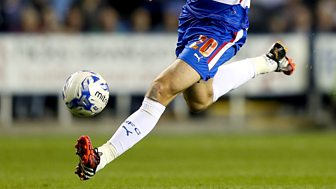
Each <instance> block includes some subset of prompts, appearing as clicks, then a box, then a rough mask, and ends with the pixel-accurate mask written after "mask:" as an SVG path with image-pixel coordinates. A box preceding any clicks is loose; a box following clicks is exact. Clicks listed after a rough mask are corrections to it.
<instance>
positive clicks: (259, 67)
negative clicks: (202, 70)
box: [183, 43, 295, 112]
mask: <svg viewBox="0 0 336 189" xmlns="http://www.w3.org/2000/svg"><path fill="white" fill-rule="evenodd" d="M286 53H287V52H286V48H284V47H283V46H282V45H281V44H280V43H275V44H274V45H273V46H272V48H271V49H270V51H269V52H268V53H266V54H265V55H262V56H259V57H255V58H248V59H244V60H241V61H237V62H232V63H229V64H224V65H222V66H220V67H219V68H218V71H217V73H216V75H215V76H214V78H213V79H210V80H208V81H201V82H198V83H196V84H194V85H192V86H191V87H189V88H188V89H187V90H185V91H184V92H183V95H184V98H185V99H186V101H187V104H188V106H189V108H190V109H191V110H192V111H195V112H197V111H202V110H205V109H206V108H207V107H208V106H209V105H211V104H212V103H213V102H215V101H217V99H218V98H219V97H221V96H223V95H224V94H226V93H227V92H229V91H231V90H233V89H236V88H238V87H239V86H241V85H243V84H244V83H246V82H247V81H249V80H251V79H252V78H254V77H256V76H258V75H260V74H265V73H269V72H274V71H276V72H283V73H284V74H286V75H290V74H291V73H292V72H293V71H294V69H295V64H294V63H293V62H292V60H290V59H288V58H287V57H286Z"/></svg>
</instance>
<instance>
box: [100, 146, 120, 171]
mask: <svg viewBox="0 0 336 189" xmlns="http://www.w3.org/2000/svg"><path fill="white" fill-rule="evenodd" d="M98 154H99V156H100V163H99V165H98V166H97V170H96V171H99V170H101V169H103V168H104V167H105V166H106V165H107V164H108V163H110V162H111V161H112V160H114V159H115V158H117V157H118V154H117V151H116V149H115V148H114V147H113V145H112V144H111V143H110V142H107V143H105V144H103V145H102V146H100V147H99V148H98Z"/></svg>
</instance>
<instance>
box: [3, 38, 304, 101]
mask: <svg viewBox="0 0 336 189" xmlns="http://www.w3.org/2000/svg"><path fill="white" fill-rule="evenodd" d="M278 39H279V40H282V41H284V42H285V43H286V44H288V47H289V49H290V52H289V56H292V57H293V58H294V59H295V61H296V63H297V71H296V72H295V74H294V75H293V76H291V77H287V76H284V75H283V74H278V73H275V74H269V75H264V76H261V77H258V78H256V79H254V80H253V81H251V82H249V83H248V84H247V85H245V86H244V87H243V88H242V89H239V91H241V92H244V93H248V94H251V95H273V94H292V93H302V92H304V90H305V89H306V87H307V63H308V59H307V54H308V45H307V38H306V37H305V36H302V35H286V36H283V35H282V36H281V37H279V36H274V35H260V36H250V37H249V38H248V41H247V43H246V45H245V46H244V47H243V49H242V50H241V51H240V52H239V53H238V55H237V57H235V59H234V60H239V59H243V58H246V57H254V56H257V55H261V54H264V53H265V52H266V50H267V49H268V48H269V47H270V45H271V44H272V43H273V42H274V41H275V40H278ZM175 44H176V36H175V35H159V34H157V35H153V34H150V35H95V34H91V35H3V36H1V37H0V87H1V88H0V92H2V93H4V92H9V93H59V92H60V91H61V90H62V86H63V84H64V82H65V80H66V78H67V77H68V76H69V75H70V74H71V73H73V72H75V71H78V70H92V71H95V72H98V73H100V74H101V75H102V76H103V77H104V78H105V79H106V80H107V81H108V83H109V86H110V89H111V92H112V93H121V94H123V93H134V92H141V93H143V92H145V91H146V89H147V88H148V86H149V85H150V83H151V81H152V80H153V79H154V78H155V76H156V75H158V74H159V73H160V72H161V71H162V70H163V69H164V68H165V67H167V66H168V65H169V64H170V63H171V62H172V61H173V60H174V59H175Z"/></svg>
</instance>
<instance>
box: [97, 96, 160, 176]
mask: <svg viewBox="0 0 336 189" xmlns="http://www.w3.org/2000/svg"><path fill="white" fill-rule="evenodd" d="M165 109H166V107H165V106H163V105H162V104H160V103H159V102H156V101H154V100H151V99H149V98H145V99H144V101H143V102H142V106H141V107H140V108H139V110H137V111H136V112H134V113H133V114H132V115H130V116H129V117H128V118H127V119H126V121H124V123H122V124H121V126H120V127H119V128H118V130H117V131H116V132H115V133H114V135H113V136H112V138H111V139H110V140H109V141H107V143H106V144H104V145H102V146H101V147H99V148H98V152H102V153H103V154H102V155H101V157H100V163H99V165H98V167H97V170H96V171H99V170H100V169H102V168H103V167H105V165H107V164H108V163H110V162H111V161H112V160H113V159H115V158H116V157H118V156H120V155H121V154H122V153H124V152H125V151H127V150H128V149H130V148H131V147H132V146H133V145H135V144H136V143H138V142H139V141H140V140H141V139H142V138H144V137H145V136H146V135H147V134H148V133H149V132H150V131H151V130H152V129H153V128H154V127H155V125H156V123H157V122H158V121H159V119H160V117H161V115H162V114H163V112H164V110H165Z"/></svg>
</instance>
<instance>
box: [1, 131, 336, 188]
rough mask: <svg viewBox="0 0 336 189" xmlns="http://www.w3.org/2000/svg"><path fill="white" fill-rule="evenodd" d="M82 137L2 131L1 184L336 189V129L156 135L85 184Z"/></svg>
mask: <svg viewBox="0 0 336 189" xmlns="http://www.w3.org/2000/svg"><path fill="white" fill-rule="evenodd" d="M78 136H79V135H77V134H76V135H73V134H67V135H64V134H63V135H61V134H59V135H57V134H49V135H42V134H41V135H38V134H34V135H32V134H30V135H23V134H14V135H3V134H0V162H1V165H0V188H1V189H40V188H41V189H42V188H43V189H72V188H73V189H77V188H78V189H83V188H95V189H96V188H104V189H105V188H106V189H107V188H116V189H124V188H127V189H136V188H144V189H147V188H149V189H160V188H169V189H180V188H185V189H194V188H204V189H209V188H210V189H211V188H214V189H217V188H218V189H221V188H227V189H231V188H233V189H244V188H248V189H250V188H252V189H259V188H265V189H280V188H281V189H282V188H295V189H301V188H302V189H303V188H304V189H310V188H325V189H332V188H336V133H308V134H307V133H306V134H302V133H301V134H299V133H296V134H294V133H292V134H224V133H217V134H185V135H182V134H160V133H152V134H151V135H150V136H148V137H147V138H146V139H145V140H143V141H142V142H140V143H139V144H138V145H136V146H135V147H134V148H133V149H131V150H130V151H128V152H127V153H126V154H124V155H123V156H121V157H119V158H118V159H117V160H115V161H114V162H113V163H111V164H109V165H108V166H107V167H106V168H105V169H103V170H102V171H101V172H99V173H98V174H97V175H96V176H95V177H94V178H93V179H91V180H89V181H85V182H83V181H79V179H78V178H77V177H76V175H75V174H74V167H75V165H76V164H77V162H78V159H77V157H75V154H74V153H75V149H74V143H75V140H76V138H77V137H78ZM92 138H93V143H94V144H95V145H100V144H102V143H103V142H104V141H105V140H107V139H108V138H109V135H107V136H106V135H105V134H101V135H100V134H95V135H93V136H92Z"/></svg>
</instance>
